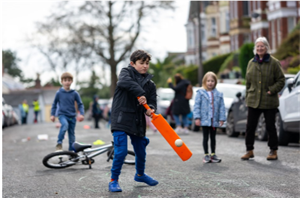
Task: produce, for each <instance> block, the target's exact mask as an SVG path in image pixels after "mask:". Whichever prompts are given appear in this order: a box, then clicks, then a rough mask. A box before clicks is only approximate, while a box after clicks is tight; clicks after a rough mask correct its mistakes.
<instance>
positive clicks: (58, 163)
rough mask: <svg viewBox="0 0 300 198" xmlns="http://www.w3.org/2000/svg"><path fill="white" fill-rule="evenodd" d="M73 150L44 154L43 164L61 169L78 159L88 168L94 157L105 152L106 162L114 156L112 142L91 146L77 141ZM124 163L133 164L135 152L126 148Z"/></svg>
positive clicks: (76, 161)
mask: <svg viewBox="0 0 300 198" xmlns="http://www.w3.org/2000/svg"><path fill="white" fill-rule="evenodd" d="M73 148H74V151H75V152H72V151H56V152H53V153H50V154H48V155H46V156H45V157H44V159H43V164H44V166H46V167H47V168H54V169H61V168H66V167H69V166H73V165H75V164H77V163H78V162H79V161H81V163H82V164H83V165H89V169H91V168H92V164H93V163H94V162H95V160H94V159H93V158H94V157H96V156H98V155H101V154H102V153H105V152H107V157H108V158H107V160H106V161H107V162H109V160H111V159H113V158H114V142H113V141H112V143H111V144H108V145H103V146H99V147H97V148H92V145H91V144H80V143H78V142H74V143H73ZM124 164H129V165H134V164H135V153H134V152H133V151H130V150H128V151H127V156H126V158H125V160H124Z"/></svg>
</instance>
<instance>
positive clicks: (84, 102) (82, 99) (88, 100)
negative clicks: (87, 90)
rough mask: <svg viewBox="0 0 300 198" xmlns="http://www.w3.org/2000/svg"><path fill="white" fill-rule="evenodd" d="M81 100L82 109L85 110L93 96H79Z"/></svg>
mask: <svg viewBox="0 0 300 198" xmlns="http://www.w3.org/2000/svg"><path fill="white" fill-rule="evenodd" d="M81 101H82V103H83V105H84V111H87V110H88V109H89V107H90V102H92V101H93V98H90V97H85V96H83V97H82V98H81Z"/></svg>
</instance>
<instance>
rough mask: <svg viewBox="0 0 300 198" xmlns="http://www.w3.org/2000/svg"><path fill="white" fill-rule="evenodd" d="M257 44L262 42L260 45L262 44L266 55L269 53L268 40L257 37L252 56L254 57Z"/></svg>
mask: <svg viewBox="0 0 300 198" xmlns="http://www.w3.org/2000/svg"><path fill="white" fill-rule="evenodd" d="M258 42H262V43H263V44H264V46H265V47H266V49H267V51H266V53H268V52H269V49H270V45H269V42H268V40H267V39H266V37H258V38H257V39H256V41H255V45H254V49H253V53H254V55H256V44H257V43H258Z"/></svg>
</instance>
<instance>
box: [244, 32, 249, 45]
mask: <svg viewBox="0 0 300 198" xmlns="http://www.w3.org/2000/svg"><path fill="white" fill-rule="evenodd" d="M243 37H244V40H243V43H250V35H249V34H244V35H243Z"/></svg>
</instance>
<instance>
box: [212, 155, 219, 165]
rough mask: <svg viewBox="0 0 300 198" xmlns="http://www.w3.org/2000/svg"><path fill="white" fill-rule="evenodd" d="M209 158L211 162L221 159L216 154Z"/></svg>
mask: <svg viewBox="0 0 300 198" xmlns="http://www.w3.org/2000/svg"><path fill="white" fill-rule="evenodd" d="M210 159H211V162H213V163H220V162H221V161H222V159H220V158H218V157H217V156H216V155H211V156H210Z"/></svg>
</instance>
